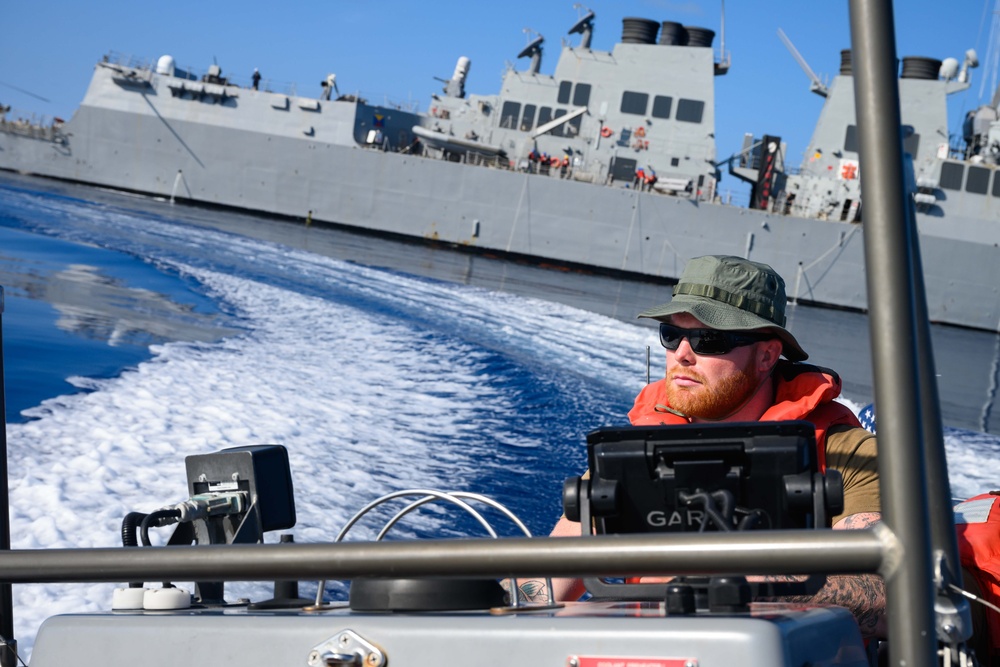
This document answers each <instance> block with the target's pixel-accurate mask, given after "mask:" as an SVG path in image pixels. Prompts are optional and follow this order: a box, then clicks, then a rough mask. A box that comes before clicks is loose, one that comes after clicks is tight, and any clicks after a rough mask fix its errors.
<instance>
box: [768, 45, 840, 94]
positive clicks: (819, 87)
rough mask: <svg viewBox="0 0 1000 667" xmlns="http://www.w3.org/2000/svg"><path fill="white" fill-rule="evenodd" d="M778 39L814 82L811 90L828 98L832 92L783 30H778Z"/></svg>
mask: <svg viewBox="0 0 1000 667" xmlns="http://www.w3.org/2000/svg"><path fill="white" fill-rule="evenodd" d="M778 37H780V38H781V41H782V42H783V43H784V45H785V46H786V47H787V48H788V50H789V52H791V54H792V57H793V58H795V62H797V63H798V64H799V67H801V68H802V71H803V72H805V73H806V76H808V77H809V80H810V81H812V85H811V86H810V87H809V90H810V91H812V92H814V93H816V94H817V95H819V96H820V97H826V96H827V94H828V93H829V92H830V91H829V90H828V89H827V87H826V84H824V83H823V82H822V81H820V80H819V77H818V76H816V72H814V71H812V68H811V67H809V63H807V62H806V59H805V58H803V57H802V54H801V53H799V51H798V49H796V48H795V45H794V44H792V40H790V39H788V35H786V34H785V31H784V30H782V29H781V28H778Z"/></svg>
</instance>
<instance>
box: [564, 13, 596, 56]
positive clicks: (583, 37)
mask: <svg viewBox="0 0 1000 667" xmlns="http://www.w3.org/2000/svg"><path fill="white" fill-rule="evenodd" d="M573 9H576V10H577V11H579V10H581V9H582V10H584V11H585V12H586V13H585V14H584V15H583V16H581V17H580V20H579V21H577V22H576V23H574V24H573V27H572V28H570V29H569V34H570V35H573V34H576V33H580V48H581V49H587V50H589V49H590V39H591V37H593V36H594V12H592V11H591V10H590V9H589V8H587V7H584V6H583V5H581V4H580V3H579V2H578V3H576V4H575V5H573Z"/></svg>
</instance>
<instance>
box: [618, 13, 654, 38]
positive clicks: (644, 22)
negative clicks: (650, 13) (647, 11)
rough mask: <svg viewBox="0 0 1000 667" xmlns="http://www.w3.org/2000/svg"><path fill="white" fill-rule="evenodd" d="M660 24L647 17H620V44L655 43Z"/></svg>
mask: <svg viewBox="0 0 1000 667" xmlns="http://www.w3.org/2000/svg"><path fill="white" fill-rule="evenodd" d="M659 30H660V24H659V23H657V22H656V21H650V20H649V19H639V18H624V19H622V44H656V33H657V32H659Z"/></svg>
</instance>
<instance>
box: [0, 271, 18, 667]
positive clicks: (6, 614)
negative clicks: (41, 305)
mask: <svg viewBox="0 0 1000 667" xmlns="http://www.w3.org/2000/svg"><path fill="white" fill-rule="evenodd" d="M3 307H4V296H3V286H0V424H2V425H3V428H2V429H0V552H8V551H10V494H9V493H8V487H7V398H6V394H5V392H4V379H3V378H4V375H3ZM16 656H17V641H16V640H15V639H14V600H13V593H12V591H11V585H10V583H8V582H2V583H0V667H14V665H15V664H16Z"/></svg>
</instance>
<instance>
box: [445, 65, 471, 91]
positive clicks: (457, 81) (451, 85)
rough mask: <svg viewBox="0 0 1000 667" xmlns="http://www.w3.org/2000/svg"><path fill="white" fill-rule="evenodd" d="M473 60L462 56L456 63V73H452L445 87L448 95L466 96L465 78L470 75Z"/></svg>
mask: <svg viewBox="0 0 1000 667" xmlns="http://www.w3.org/2000/svg"><path fill="white" fill-rule="evenodd" d="M471 65H472V61H471V60H469V59H468V58H466V57H465V56H462V57H461V58H459V59H458V62H457V63H455V73H454V74H452V75H451V80H450V81H448V84H447V85H446V86H445V87H444V92H445V95H447V96H448V97H458V98H464V97H465V79H466V77H468V75H469V67H470V66H471Z"/></svg>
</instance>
